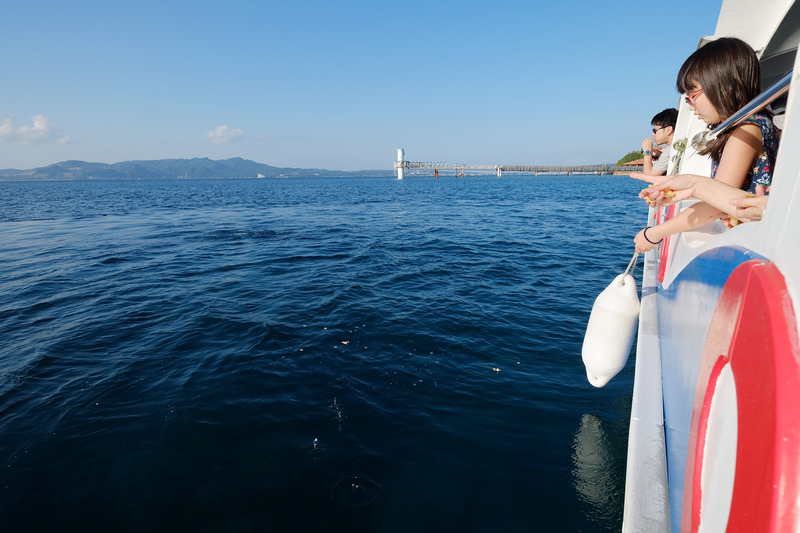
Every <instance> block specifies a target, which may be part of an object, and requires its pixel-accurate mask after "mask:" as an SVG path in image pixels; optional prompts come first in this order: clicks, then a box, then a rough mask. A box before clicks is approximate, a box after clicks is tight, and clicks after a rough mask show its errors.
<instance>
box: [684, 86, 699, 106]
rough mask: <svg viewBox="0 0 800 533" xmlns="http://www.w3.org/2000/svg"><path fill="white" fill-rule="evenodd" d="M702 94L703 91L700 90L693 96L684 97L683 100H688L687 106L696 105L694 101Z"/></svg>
mask: <svg viewBox="0 0 800 533" xmlns="http://www.w3.org/2000/svg"><path fill="white" fill-rule="evenodd" d="M702 92H703V89H699V90H697V91H695V92H693V93H692V94H690V95H689V96H684V97H683V99H684V100H686V103H687V104H689V105H694V99H695V98H697V96H698V95H699V94H700V93H702Z"/></svg>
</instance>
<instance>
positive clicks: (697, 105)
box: [686, 84, 722, 124]
mask: <svg viewBox="0 0 800 533" xmlns="http://www.w3.org/2000/svg"><path fill="white" fill-rule="evenodd" d="M686 101H687V102H688V103H689V109H691V110H692V111H693V112H694V114H695V115H697V116H698V117H700V119H701V120H702V121H703V122H705V123H706V124H716V123H717V122H721V121H722V117H720V116H719V113H717V110H716V109H714V106H713V104H712V103H711V102H710V101H709V99H708V97H707V96H706V93H705V91H703V88H702V87H700V85H699V84H695V86H694V88H693V89H692V90H691V91H689V94H688V95H687V96H686Z"/></svg>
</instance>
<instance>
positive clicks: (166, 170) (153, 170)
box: [0, 157, 395, 181]
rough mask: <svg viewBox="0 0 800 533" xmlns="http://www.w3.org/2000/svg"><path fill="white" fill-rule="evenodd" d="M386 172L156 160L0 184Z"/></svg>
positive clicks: (75, 165) (80, 167) (23, 176)
mask: <svg viewBox="0 0 800 533" xmlns="http://www.w3.org/2000/svg"><path fill="white" fill-rule="evenodd" d="M394 175H395V171H394V170H393V169H391V170H390V169H386V170H357V171H344V170H324V169H318V168H310V169H309V168H281V167H273V166H270V165H265V164H263V163H256V162H255V161H250V160H248V159H242V158H241V157H234V158H232V159H223V160H219V161H213V160H211V159H208V158H206V157H204V158H194V159H159V160H155V161H125V162H122V163H114V164H111V165H109V164H106V163H89V162H86V161H62V162H61V163H56V164H54V165H49V166H46V167H39V168H33V169H30V170H17V169H6V170H0V180H5V181H22V180H31V181H32V180H42V181H46V180H137V179H226V178H305V177H309V178H310V177H321V178H334V177H358V176H377V177H382V176H386V177H390V176H394Z"/></svg>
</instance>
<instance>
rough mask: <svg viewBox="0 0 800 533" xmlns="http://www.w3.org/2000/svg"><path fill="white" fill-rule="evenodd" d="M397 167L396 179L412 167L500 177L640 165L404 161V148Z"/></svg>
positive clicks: (598, 171) (607, 170) (612, 170)
mask: <svg viewBox="0 0 800 533" xmlns="http://www.w3.org/2000/svg"><path fill="white" fill-rule="evenodd" d="M394 168H396V169H397V179H399V180H401V179H403V171H404V170H405V169H407V168H408V169H412V168H430V169H433V170H434V171H435V173H436V176H437V177H438V175H439V170H456V171H458V170H460V171H461V177H462V178H463V177H464V171H465V170H492V171H495V172H497V177H498V178H499V177H501V176H502V175H503V172H526V173H529V174H533V175H534V176H537V175H539V174H547V175H552V174H566V175H568V176H571V175H572V174H614V173H616V172H624V173H625V174H628V173H631V172H641V171H642V170H643V168H642V165H624V166H616V165H583V166H547V165H462V164H450V163H445V162H443V161H406V160H405V150H403V149H402V148H400V149H398V150H397V161H395V162H394Z"/></svg>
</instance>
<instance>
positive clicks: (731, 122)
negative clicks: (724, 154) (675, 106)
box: [692, 70, 794, 151]
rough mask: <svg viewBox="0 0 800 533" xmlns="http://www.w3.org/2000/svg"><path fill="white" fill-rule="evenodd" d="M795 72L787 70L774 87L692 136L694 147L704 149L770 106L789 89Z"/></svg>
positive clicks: (698, 149)
mask: <svg viewBox="0 0 800 533" xmlns="http://www.w3.org/2000/svg"><path fill="white" fill-rule="evenodd" d="M793 73H794V70H790V71H789V72H787V73H786V74H785V75H784V76H783V77H782V78H781V79H779V80H778V81H776V82H775V83H774V84H772V87H770V88H769V89H767V90H766V91H764V92H762V93H761V94H759V95H758V96H756V97H755V98H753V99H752V100H751V101H750V102H748V103H747V105H745V106H744V107H743V108H741V109H740V110H739V111H737V112H736V113H734V114H733V115H732V116H731V117H729V118H728V119H727V120H725V121H724V122H722V123H721V124H720V125H719V126H717V127H716V128H714V129H713V130H711V131H703V132H700V133H698V134H697V135H695V136H694V138H692V148H694V149H695V150H697V151H700V150H702V149H703V148H705V147H706V146H707V145H708V143H710V142H711V141H713V140H714V139H716V138H717V137H719V136H720V135H721V134H722V133H724V132H726V131H728V130H729V129H732V128H735V127H736V126H738V125H739V124H741V123H742V122H743V121H745V120H747V119H748V118H750V117H751V116H753V115H754V114H755V113H756V111H759V110H760V109H762V108H764V107H766V106H768V105H769V104H771V103H772V102H774V101H775V100H777V99H778V98H779V97H780V96H782V95H784V94H786V92H787V91H788V90H789V86H790V85H791V82H792V74H793Z"/></svg>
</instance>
